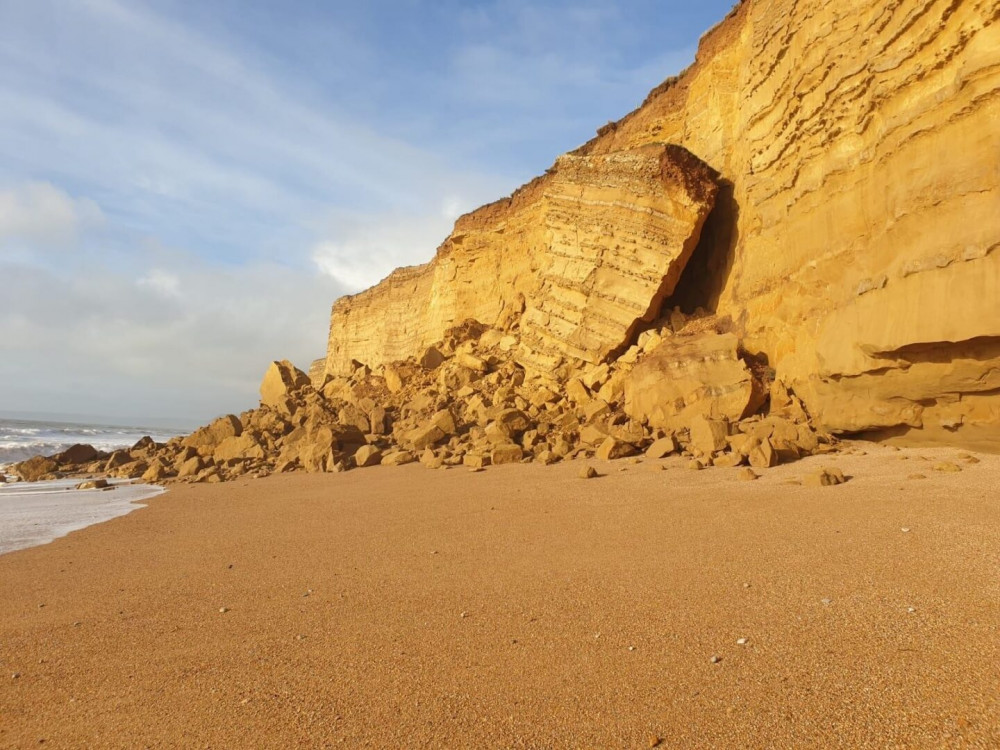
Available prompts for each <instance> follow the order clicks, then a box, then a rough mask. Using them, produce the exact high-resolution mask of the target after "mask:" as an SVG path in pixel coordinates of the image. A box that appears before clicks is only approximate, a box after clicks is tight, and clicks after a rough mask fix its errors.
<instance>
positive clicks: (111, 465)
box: [103, 450, 132, 473]
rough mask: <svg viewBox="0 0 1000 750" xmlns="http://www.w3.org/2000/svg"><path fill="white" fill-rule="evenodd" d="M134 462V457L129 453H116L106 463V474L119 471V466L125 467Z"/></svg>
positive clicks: (122, 451)
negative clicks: (114, 470)
mask: <svg viewBox="0 0 1000 750" xmlns="http://www.w3.org/2000/svg"><path fill="white" fill-rule="evenodd" d="M130 461H132V456H131V455H130V454H129V452H128V451H124V450H121V451H115V452H114V453H112V454H111V455H110V456H108V460H107V461H105V462H104V469H103V470H104V472H105V473H107V472H109V471H111V470H112V469H117V468H118V467H119V466H124V465H125V464H127V463H129V462H130Z"/></svg>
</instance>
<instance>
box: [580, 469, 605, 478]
mask: <svg viewBox="0 0 1000 750" xmlns="http://www.w3.org/2000/svg"><path fill="white" fill-rule="evenodd" d="M599 476H600V474H598V473H597V469H595V468H594V467H593V466H584V467H583V468H582V469H580V479H596V478H597V477H599Z"/></svg>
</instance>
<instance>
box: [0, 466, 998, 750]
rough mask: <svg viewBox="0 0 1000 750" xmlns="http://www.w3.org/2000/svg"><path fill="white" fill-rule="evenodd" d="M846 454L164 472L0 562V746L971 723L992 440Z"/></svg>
mask: <svg viewBox="0 0 1000 750" xmlns="http://www.w3.org/2000/svg"><path fill="white" fill-rule="evenodd" d="M863 450H865V451H867V455H845V456H827V457H815V458H810V459H807V460H805V461H802V462H799V463H797V464H792V465H788V466H781V467H778V468H776V469H772V470H770V471H767V472H765V475H764V477H763V478H761V479H760V480H758V481H756V482H742V481H739V480H737V472H738V470H736V469H713V470H707V471H700V472H699V471H693V470H690V469H688V468H686V462H685V461H683V460H681V459H669V460H666V461H662V462H645V463H641V464H629V463H627V462H624V461H618V462H613V463H601V462H591V463H592V464H593V465H594V466H596V467H597V468H598V469H599V470H601V471H602V472H605V473H606V474H607V475H606V476H603V477H601V478H597V479H592V480H584V479H580V478H578V476H577V474H578V472H579V470H580V467H581V462H570V463H566V464H562V465H556V466H552V467H542V466H536V465H529V466H503V467H496V468H494V469H490V470H487V471H485V472H482V473H470V472H469V471H467V470H464V469H456V470H451V471H428V470H426V469H424V468H423V467H420V466H414V465H411V466H404V467H399V468H382V467H380V468H374V469H365V470H359V471H353V472H350V473H347V474H337V475H303V474H296V475H286V476H279V477H272V478H269V479H264V480H249V479H248V480H245V481H238V482H234V483H231V484H225V485H211V486H204V485H201V486H178V487H172V488H171V489H170V491H169V492H167V493H166V494H164V495H161V496H159V497H156V498H153V499H151V500H149V501H148V503H149V507H148V508H144V509H141V510H139V511H137V512H135V513H132V514H130V515H127V516H124V517H121V518H117V519H114V520H112V521H109V522H107V523H104V524H101V525H98V526H93V527H90V528H87V529H84V530H82V531H77V532H74V533H72V534H70V535H69V536H68V537H65V538H63V539H59V540H57V541H55V542H53V543H52V544H49V545H45V546H42V547H36V548H33V549H28V550H22V551H18V552H14V553H11V554H8V555H4V556H0V601H2V602H3V607H2V608H0V670H2V672H0V746H2V747H38V746H39V743H40V742H42V740H44V741H45V742H44V745H43V746H45V747H83V746H89V747H102V748H112V747H130V748H131V747H216V748H221V747H227V748H228V747H326V746H346V747H380V748H411V747H444V748H469V747H518V748H519V747H528V748H549V747H552V748H562V747H573V748H617V747H626V748H643V747H650V746H652V745H654V743H656V742H659V743H660V745H659V746H661V747H671V748H681V747H684V748H687V747H699V748H700V747H724V748H730V747H732V748H743V747H778V748H785V747H787V748H792V747H795V748H801V747H824V748H829V747H845V748H847V747H850V748H862V747H880V748H882V747H956V748H958V747H963V748H965V747H968V748H978V747H1000V456H988V455H980V456H979V458H980V459H981V461H980V463H975V464H971V463H966V462H965V461H964V460H962V459H960V458H958V455H959V453H960V452H959V451H956V450H946V449H922V450H921V449H904V450H902V451H894V450H891V449H889V448H886V447H879V446H863ZM941 460H948V461H953V462H954V463H955V464H956V465H958V466H960V467H961V468H962V471H961V472H941V471H935V470H934V469H933V468H932V467H933V466H934V465H935V463H936V462H938V461H941ZM652 463H656V464H663V465H664V466H665V467H666V468H665V469H664V470H662V471H654V470H652V468H651V464H652ZM824 465H830V466H837V467H839V468H841V469H842V470H844V472H845V473H846V474H847V475H849V476H850V477H852V479H851V480H850V481H849V482H848V483H847V484H845V485H841V486H836V487H825V488H818V487H817V488H812V487H801V486H796V485H793V484H789V483H788V481H789V480H791V479H795V478H798V477H801V476H803V475H804V474H805V473H807V472H808V471H811V470H814V469H815V468H817V467H819V466H824ZM622 469H624V471H622ZM915 473H921V474H924V475H925V476H926V477H927V478H926V479H909V478H908V476H910V475H912V474H915ZM743 638H745V639H747V640H746V643H745V644H742V645H741V644H738V643H737V641H738V639H743ZM713 656H714V657H718V660H717V662H716V663H713V658H712V657H713ZM14 675H17V676H16V677H15V676H14Z"/></svg>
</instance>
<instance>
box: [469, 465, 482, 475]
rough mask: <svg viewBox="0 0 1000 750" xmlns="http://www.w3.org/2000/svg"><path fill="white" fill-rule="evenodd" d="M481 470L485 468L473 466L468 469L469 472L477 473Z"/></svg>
mask: <svg viewBox="0 0 1000 750" xmlns="http://www.w3.org/2000/svg"><path fill="white" fill-rule="evenodd" d="M481 471H486V469H484V468H483V467H482V466H473V467H472V468H471V469H469V473H470V474H478V473H479V472H481Z"/></svg>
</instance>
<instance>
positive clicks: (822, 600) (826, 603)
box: [820, 599, 833, 607]
mask: <svg viewBox="0 0 1000 750" xmlns="http://www.w3.org/2000/svg"><path fill="white" fill-rule="evenodd" d="M820 601H821V602H822V603H823V604H825V605H826V606H827V607H829V606H830V605H831V604H833V599H820Z"/></svg>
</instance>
